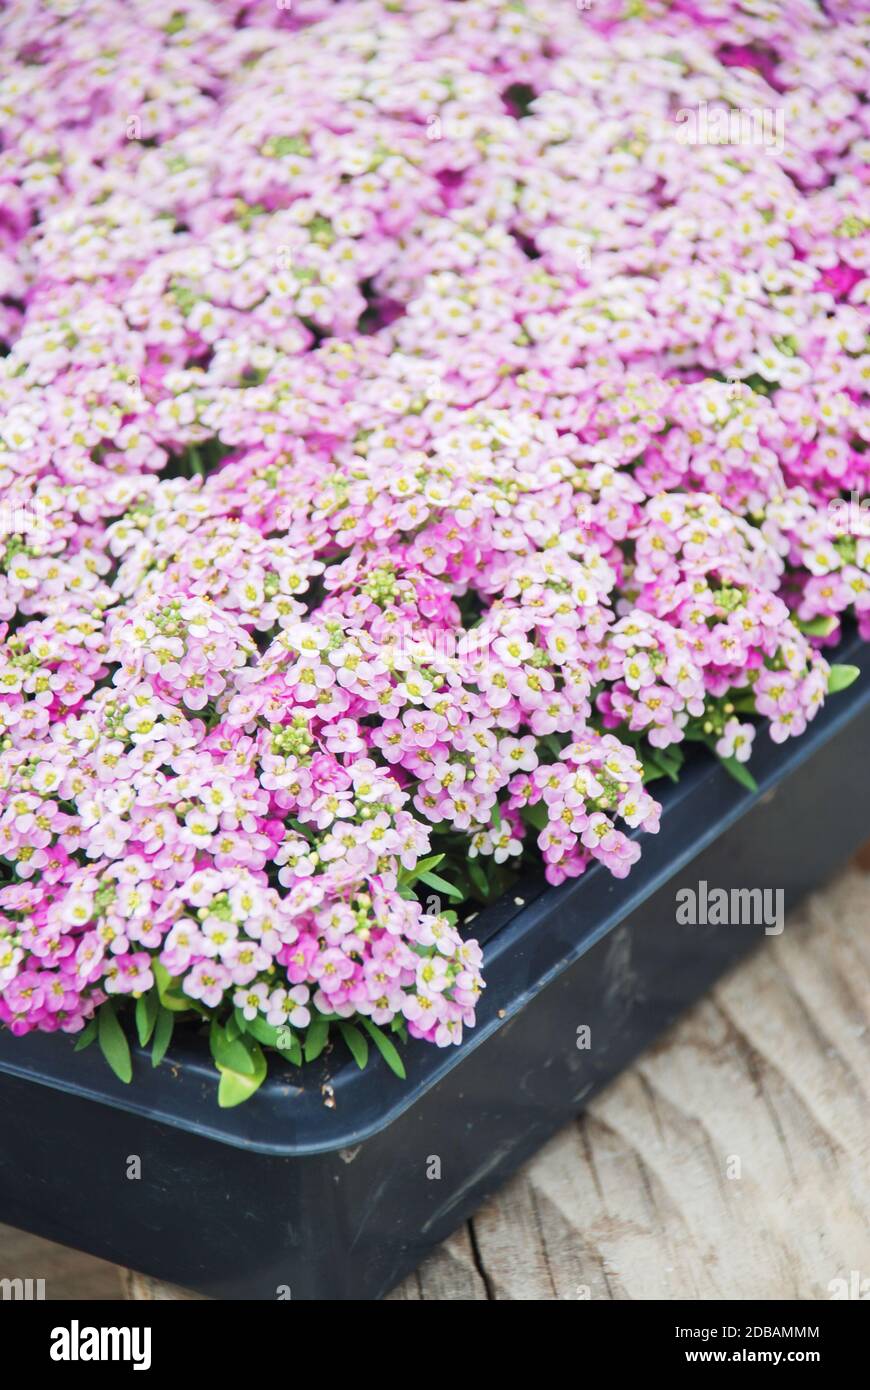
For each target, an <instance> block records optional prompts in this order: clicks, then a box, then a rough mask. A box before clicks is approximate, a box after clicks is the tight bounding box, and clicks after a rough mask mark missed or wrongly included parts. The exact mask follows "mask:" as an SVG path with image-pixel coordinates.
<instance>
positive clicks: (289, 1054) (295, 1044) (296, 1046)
mask: <svg viewBox="0 0 870 1390" xmlns="http://www.w3.org/2000/svg"><path fill="white" fill-rule="evenodd" d="M288 1034H289V1038H288ZM278 1035H279V1037H284V1038H286V1039H288V1040H287V1041H286V1042H284V1043H281V1042H277V1041H276V1043H275V1046H276V1047H277V1049H278V1051H279V1052H280V1054H281V1056H282V1057H286V1058H287V1060H288V1062H292V1064H293V1066H294V1067H301V1066H302V1045H301V1043H300V1041H299V1039H298V1038H297V1036H296V1034H295V1033H293V1032H291V1031H290V1029H289V1028H288V1027H287V1025H286V1024H285V1025H284V1028H283V1029H279V1030H278Z"/></svg>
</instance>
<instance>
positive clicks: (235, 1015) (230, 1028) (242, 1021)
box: [226, 1009, 248, 1042]
mask: <svg viewBox="0 0 870 1390" xmlns="http://www.w3.org/2000/svg"><path fill="white" fill-rule="evenodd" d="M247 1031H248V1020H247V1019H246V1018H245V1015H244V1014H243V1013H242V1011H241V1009H233V1011H232V1013H231V1014H230V1016H229V1018H228V1019H227V1025H226V1034H227V1038H228V1039H229V1041H230V1042H235V1040H236V1038H240V1037H241V1036H242V1034H243V1033H247Z"/></svg>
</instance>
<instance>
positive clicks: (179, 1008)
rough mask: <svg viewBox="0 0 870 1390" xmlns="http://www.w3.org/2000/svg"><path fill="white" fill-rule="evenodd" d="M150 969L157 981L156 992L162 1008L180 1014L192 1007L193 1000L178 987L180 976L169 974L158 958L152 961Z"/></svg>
mask: <svg viewBox="0 0 870 1390" xmlns="http://www.w3.org/2000/svg"><path fill="white" fill-rule="evenodd" d="M151 969H152V970H153V972H154V979H155V980H156V982H157V994H158V997H159V999H160V1003H161V1004H162V1005H163V1007H164V1009H171V1010H172V1012H173V1013H174V1014H180V1013H186V1012H187V1011H188V1009H192V1008H193V1006H194V1002H195V1001H194V1000H193V999H188V997H187V995H186V994H184V993H183V992H182V990H181V988H180V987H179V979H180V976H179V977H176V976H174V975H170V973H169V971H168V970H167V969H166V966H165V965H161V964H160V961H159V960H155V961H154V963H153V964H152V966H151Z"/></svg>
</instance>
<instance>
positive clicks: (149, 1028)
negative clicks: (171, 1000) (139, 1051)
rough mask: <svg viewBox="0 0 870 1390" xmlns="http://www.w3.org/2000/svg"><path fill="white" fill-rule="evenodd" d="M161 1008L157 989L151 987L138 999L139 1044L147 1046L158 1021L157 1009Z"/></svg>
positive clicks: (137, 1031)
mask: <svg viewBox="0 0 870 1390" xmlns="http://www.w3.org/2000/svg"><path fill="white" fill-rule="evenodd" d="M159 1008H160V1000H159V999H158V997H157V991H156V990H154V989H149V991H148V993H147V994H142V995H140V997H139V998H138V999H137V1000H136V1033H137V1034H138V1037H139V1046H140V1047H147V1046H148V1043H149V1041H150V1039H151V1034H152V1033H153V1032H154V1025H155V1023H156V1022H157V1010H158V1009H159Z"/></svg>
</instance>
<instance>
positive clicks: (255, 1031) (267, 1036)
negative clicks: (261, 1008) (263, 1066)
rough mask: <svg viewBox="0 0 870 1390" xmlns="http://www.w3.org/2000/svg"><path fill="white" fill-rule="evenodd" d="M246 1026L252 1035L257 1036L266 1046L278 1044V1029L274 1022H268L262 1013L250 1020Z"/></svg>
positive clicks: (258, 1040)
mask: <svg viewBox="0 0 870 1390" xmlns="http://www.w3.org/2000/svg"><path fill="white" fill-rule="evenodd" d="M245 1028H246V1030H247V1032H248V1033H249V1034H250V1035H251V1037H253V1038H256V1039H257V1042H261V1043H262V1044H263V1045H264V1047H277V1046H278V1029H277V1028H276V1027H275V1025H274V1024H273V1023H267V1022H266V1020H265V1019H264V1018H263V1015H262V1014H257V1017H256V1018H252V1019H250V1020H248V1021H247V1022H246V1023H245Z"/></svg>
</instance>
